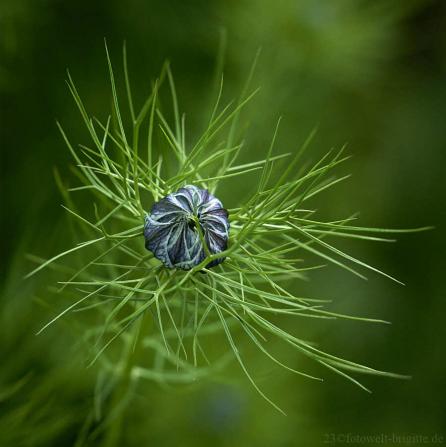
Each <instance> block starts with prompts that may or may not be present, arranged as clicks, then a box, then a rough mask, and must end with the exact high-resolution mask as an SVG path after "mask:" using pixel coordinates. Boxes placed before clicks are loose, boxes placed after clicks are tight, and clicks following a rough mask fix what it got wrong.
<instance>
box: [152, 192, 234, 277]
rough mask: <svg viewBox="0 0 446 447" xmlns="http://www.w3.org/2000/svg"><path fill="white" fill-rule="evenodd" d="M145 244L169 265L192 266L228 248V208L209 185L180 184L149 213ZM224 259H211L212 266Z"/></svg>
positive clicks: (185, 267) (209, 265)
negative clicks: (202, 186)
mask: <svg viewBox="0 0 446 447" xmlns="http://www.w3.org/2000/svg"><path fill="white" fill-rule="evenodd" d="M144 237H145V246H146V248H147V250H150V251H151V252H152V253H153V254H154V255H155V257H156V258H158V259H159V260H160V261H162V262H163V263H164V265H165V266H166V267H168V268H180V269H184V270H189V269H191V268H193V267H195V266H196V265H198V264H200V263H201V262H203V260H204V259H205V258H206V257H207V256H208V255H215V254H217V253H221V252H222V251H224V250H226V248H227V246H228V238H229V220H228V212H227V211H226V210H225V209H224V208H223V205H222V203H221V202H220V200H218V199H217V198H216V197H215V196H213V195H212V194H211V193H210V192H209V191H208V190H207V189H200V188H197V187H196V186H193V185H187V186H184V187H183V188H180V189H179V190H178V191H177V192H175V193H172V194H169V195H167V196H166V197H164V198H163V199H161V200H160V201H158V202H156V203H155V204H154V205H153V206H152V209H151V211H150V214H148V215H146V217H145V225H144ZM223 261H224V258H217V259H214V260H212V261H211V262H209V263H208V264H207V265H206V267H207V268H210V267H213V266H215V265H217V264H220V263H221V262H223Z"/></svg>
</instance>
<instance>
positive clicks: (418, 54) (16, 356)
mask: <svg viewBox="0 0 446 447" xmlns="http://www.w3.org/2000/svg"><path fill="white" fill-rule="evenodd" d="M445 30H446V3H445V2H443V1H430V0H417V1H412V0H399V1H398V0H395V1H387V0H373V1H365V0H364V1H363V0H340V1H336V2H331V1H324V0H316V1H314V0H297V1H296V0H277V1H275V2H271V1H269V0H237V1H235V0H230V1H227V0H218V1H213V2H211V1H204V0H198V1H190V2H185V1H173V0H162V1H161V0H159V1H142V0H140V1H138V0H128V1H125V2H123V1H118V0H96V1H90V0H89V1H87V0H77V1H72V2H67V1H63V0H1V1H0V98H1V103H0V114H1V115H0V136H1V140H0V151H1V174H0V184H1V230H2V231H1V233H0V234H1V235H2V236H1V238H0V241H1V242H0V243H1V258H0V263H1V272H2V273H1V278H0V287H1V289H0V445H1V446H2V447H15V446H28V445H29V446H31V445H32V446H70V445H76V444H75V443H76V442H77V441H78V444H77V445H82V444H81V442H80V440H81V439H82V436H81V431H82V427H83V426H84V425H83V424H84V420H85V415H86V414H87V413H88V411H89V410H90V408H91V406H92V405H93V403H92V397H93V394H94V386H95V381H96V371H95V370H94V368H90V369H87V368H86V363H87V362H86V358H85V352H84V351H83V349H82V347H80V346H79V344H78V343H77V341H78V339H77V332H76V331H75V330H73V323H72V322H71V323H70V321H69V320H70V319H73V318H74V319H75V318H76V317H75V316H69V317H68V318H66V319H64V320H63V321H60V322H59V323H57V324H56V325H54V326H53V327H51V328H50V329H49V330H48V331H46V332H45V333H44V334H43V335H40V336H36V335H35V333H36V332H37V330H38V329H39V328H40V327H41V326H42V325H43V324H44V323H45V322H47V321H48V320H49V319H50V318H51V317H52V316H53V315H54V312H55V309H56V308H57V303H52V301H51V300H47V299H45V298H46V295H47V290H48V285H49V284H51V283H53V282H54V280H55V277H53V276H51V275H52V274H51V273H49V272H44V273H42V274H40V275H38V276H36V277H33V278H32V279H30V280H27V281H24V280H23V279H22V278H23V275H24V274H25V273H26V272H27V271H29V270H30V268H31V266H32V264H30V262H29V261H28V260H27V258H26V254H27V253H34V254H38V255H39V256H42V257H49V256H51V255H53V254H55V253H57V252H58V251H59V250H61V249H62V248H65V247H66V246H67V244H69V242H70V241H67V240H66V238H64V230H65V225H66V220H65V215H64V212H63V210H62V208H61V207H60V206H59V204H60V203H61V201H62V200H61V197H60V194H59V192H58V190H57V187H56V182H55V178H54V172H55V169H57V170H58V172H61V173H62V175H63V174H64V173H67V172H68V168H67V166H68V164H69V163H71V160H70V157H69V154H68V151H67V150H66V149H65V147H64V144H63V142H62V140H61V138H60V135H59V133H58V131H57V129H56V126H55V120H56V119H60V120H61V121H62V123H64V125H66V126H67V127H68V128H69V131H70V134H71V135H72V136H74V137H75V136H76V135H77V132H81V121H80V118H79V116H78V114H77V111H76V109H75V106H74V104H73V102H72V100H71V98H70V96H69V93H68V90H67V88H66V85H65V82H64V81H65V79H66V68H67V67H69V68H70V72H71V73H72V75H73V77H74V79H75V80H76V83H77V85H78V87H79V89H80V90H81V92H82V95H83V98H84V99H85V101H86V103H87V104H88V105H89V106H90V107H91V108H92V109H93V110H95V111H98V113H100V111H103V113H105V110H106V109H108V107H109V105H110V92H109V84H108V80H107V78H106V76H107V73H106V61H105V54H104V46H103V39H104V37H106V38H107V42H108V45H109V48H110V51H111V53H112V57H113V58H115V59H116V60H118V61H119V60H120V57H121V47H122V42H123V41H124V40H126V41H127V47H128V53H129V68H130V73H131V77H132V80H133V84H134V85H135V93H136V96H137V97H138V95H141V97H142V95H144V94H145V93H147V90H148V87H149V86H150V80H151V79H153V78H154V77H156V76H157V74H158V73H159V70H160V68H161V65H162V63H163V62H164V60H166V59H169V60H170V61H171V63H172V69H173V72H174V75H175V79H176V83H177V91H178V94H179V98H180V107H181V109H182V110H183V111H185V112H186V114H187V118H188V121H189V124H190V133H191V134H192V135H193V134H194V132H198V130H199V126H200V124H201V123H202V122H203V119H204V116H205V115H204V113H208V110H209V98H210V97H211V95H212V93H213V86H214V74H215V69H216V68H215V67H216V63H217V55H218V51H219V48H222V47H223V49H224V51H223V54H224V67H225V69H224V71H225V88H226V90H225V91H226V94H227V95H228V96H229V97H230V96H235V95H236V94H237V93H238V92H239V91H240V89H241V88H242V85H243V82H244V80H245V78H246V76H247V72H248V70H249V66H250V64H251V62H252V60H253V58H254V56H255V54H256V51H257V50H258V48H259V47H261V49H262V51H261V55H260V58H259V63H258V68H257V71H256V74H255V78H254V84H255V85H259V86H260V87H261V92H260V94H259V96H258V97H257V98H256V100H255V106H253V107H251V108H250V109H249V111H248V113H249V120H250V122H251V127H250V130H249V140H248V141H249V144H248V149H247V151H248V152H247V153H246V155H245V156H246V157H247V158H250V157H254V156H256V155H258V154H260V153H261V150H263V149H264V148H265V145H266V144H267V141H268V140H269V139H270V137H271V134H272V131H273V128H274V125H275V122H276V120H277V118H278V116H283V117H284V119H283V123H282V127H281V133H280V137H279V141H278V144H279V146H280V148H282V149H283V150H286V151H292V150H294V149H295V148H296V147H298V145H299V143H301V142H302V140H303V139H304V138H305V137H306V136H307V135H308V133H309V132H310V130H311V129H312V128H313V127H314V126H315V125H316V124H318V125H319V131H318V134H317V137H316V139H315V142H314V143H313V147H312V148H311V149H310V151H309V152H308V154H307V159H308V160H313V161H314V160H316V159H317V157H318V156H320V155H321V154H323V153H324V152H325V151H326V150H328V149H329V148H331V147H333V146H335V147H339V146H341V145H342V144H343V143H345V142H348V152H349V153H350V154H352V155H353V158H352V159H351V161H349V162H348V163H347V165H346V166H344V167H343V168H342V169H344V171H345V172H342V169H341V173H348V172H351V173H353V177H352V178H351V179H350V180H348V181H347V182H345V183H343V184H340V185H339V186H338V187H336V189H335V190H333V191H331V192H330V193H328V194H326V195H324V196H320V197H319V199H318V202H317V208H318V209H320V210H321V211H323V212H324V213H325V215H327V216H337V217H339V216H341V217H342V216H345V215H350V214H351V213H353V212H355V211H358V210H359V211H361V220H360V222H361V223H363V224H364V225H367V226H381V227H416V226H423V225H434V226H435V227H436V229H435V230H433V231H430V232H426V233H420V234H414V235H407V236H404V237H401V238H400V240H399V241H398V243H397V244H369V243H367V244H362V243H361V244H358V243H356V244H344V245H343V246H344V247H345V248H347V249H350V250H351V251H352V252H353V253H354V254H355V255H357V256H360V257H361V258H362V259H364V260H366V261H367V262H369V263H371V264H372V265H376V266H378V267H380V268H382V269H383V270H385V271H386V272H389V273H390V274H393V275H395V276H396V277H398V278H399V279H401V280H402V281H403V282H405V283H406V286H405V287H402V286H398V285H396V284H393V283H392V282H390V281H388V280H386V279H383V278H380V277H376V276H374V275H370V279H369V281H367V282H364V281H362V280H360V279H357V278H355V277H352V276H350V275H348V274H347V273H345V272H344V271H340V270H338V269H336V268H334V267H333V268H331V267H330V268H327V269H324V270H322V271H318V272H317V273H316V272H315V273H313V274H312V275H311V276H310V279H311V281H310V282H308V283H299V284H296V286H295V287H296V290H299V291H300V292H301V293H302V294H307V295H311V296H319V297H327V298H332V299H333V300H334V303H333V309H336V310H339V311H344V312H348V313H354V314H360V315H367V316H371V317H377V318H383V319H386V320H390V321H392V323H393V324H392V325H390V326H378V325H370V324H364V323H355V322H348V321H347V322H346V321H335V322H326V323H324V324H322V325H317V326H316V325H315V326H314V327H313V326H312V325H308V324H307V328H306V333H307V334H308V338H313V339H315V340H317V341H318V342H319V343H321V345H322V346H324V347H325V348H327V349H329V350H331V351H332V352H335V353H337V354H339V355H342V356H345V357H346V358H348V359H352V360H357V361H359V362H363V363H366V364H369V365H371V366H375V367H378V368H381V369H385V370H392V371H396V372H401V373H405V374H410V375H411V376H413V378H412V380H409V381H397V380H388V379H382V378H373V377H369V378H366V380H365V383H366V385H367V386H369V387H370V388H372V390H373V393H372V394H371V395H369V394H367V393H365V392H363V391H361V390H359V389H357V388H355V387H353V386H352V385H351V384H350V383H349V382H346V381H344V380H342V379H341V378H339V377H337V376H334V375H332V374H330V373H329V372H328V371H319V373H321V374H323V376H324V378H325V381H324V382H323V383H317V382H311V381H306V380H305V379H302V378H299V377H296V376H293V375H291V373H288V372H286V371H283V370H281V369H278V368H275V367H273V366H272V365H271V364H270V363H269V361H267V359H264V358H262V357H261V356H260V354H258V353H256V352H255V351H254V350H252V349H250V348H248V347H247V346H246V347H245V349H246V351H245V355H247V356H248V359H249V364H250V369H251V371H253V373H254V376H255V377H256V379H257V380H258V382H259V384H260V385H261V386H262V388H263V389H264V390H265V392H267V393H268V394H269V395H270V396H271V397H272V398H273V400H274V401H275V402H277V403H278V404H279V405H280V406H281V407H282V408H284V410H285V411H286V412H287V414H288V416H286V417H284V416H282V415H280V414H279V413H278V412H276V411H275V410H274V409H273V408H272V407H270V406H269V405H268V404H267V403H266V402H264V401H263V400H262V399H261V398H260V397H259V396H258V395H257V394H256V393H255V391H254V390H253V389H252V387H251V386H250V385H249V383H248V382H247V380H246V379H245V378H244V377H243V374H242V373H241V372H240V371H239V368H238V367H237V365H236V364H235V363H232V364H230V365H229V366H228V367H227V368H226V369H225V370H224V371H223V372H222V373H220V374H219V375H218V376H215V377H210V378H208V379H206V380H204V381H202V382H200V383H197V384H194V385H187V386H182V387H181V386H180V387H177V386H175V387H161V386H159V385H157V384H155V383H150V382H147V383H145V384H144V385H141V386H140V387H139V388H138V390H137V396H136V397H135V398H134V399H133V401H132V403H131V405H130V406H129V407H128V408H127V409H126V411H125V413H124V417H123V418H122V419H120V426H119V427H118V428H117V427H114V426H113V424H115V422H113V421H111V422H110V427H109V429H110V430H120V431H121V435H120V436H121V437H120V438H119V445H120V446H142V445H144V446H146V445H155V446H161V445H162V446H189V445H191V446H192V445H193V446H201V445H203V446H208V445H214V446H231V447H232V446H249V445H256V446H271V445H274V446H297V445H308V446H312V445H323V444H324V443H326V442H328V441H332V440H337V441H338V445H342V444H346V443H350V444H351V445H359V444H362V445H375V444H377V443H376V442H373V441H367V440H363V441H358V440H356V442H355V441H354V440H352V439H354V438H352V436H356V435H384V436H394V437H395V436H396V437H398V436H399V437H400V438H394V440H395V439H396V441H395V442H394V444H395V443H399V444H400V445H406V444H408V443H410V442H409V441H410V439H412V441H413V442H412V444H411V445H419V443H418V441H416V440H415V438H409V440H408V439H407V438H406V439H405V440H404V439H402V438H401V437H403V436H415V435H417V436H420V435H422V436H427V437H428V438H427V439H428V443H431V441H432V442H433V440H435V439H436V440H437V443H438V442H440V441H441V439H442V440H443V443H446V404H445V397H446V391H445V390H446V359H445V352H446V351H445V347H444V345H445V340H446V330H445V327H446V325H445V316H446V294H445V286H444V280H445V273H444V271H445V267H446V263H445V260H444V258H445V256H446V244H445V237H444V231H445V223H446V213H445V205H446V200H445V199H446V194H445V193H446V188H445V177H446V175H445V169H446V131H445V117H446V32H445ZM234 193H235V194H236V193H237V191H234ZM52 299H54V296H53V298H52ZM53 304H54V307H53ZM242 349H243V347H242ZM289 363H290V365H291V366H295V367H300V366H302V365H304V369H305V368H307V369H308V368H310V369H311V368H312V367H311V366H310V364H308V365H307V363H308V362H307V361H305V360H303V359H301V358H296V359H294V358H290V359H289ZM313 368H314V366H313ZM316 371H318V370H317V368H315V369H314V372H316ZM348 434H350V436H351V437H350V438H348V436H349V435H348ZM87 435H88V433H87ZM435 436H436V438H432V437H435ZM349 439H350V441H349ZM89 442H90V444H89V445H105V444H106V442H107V437H106V436H98V437H97V438H95V439H93V440H90V441H89ZM386 444H387V445H393V444H392V443H391V441H386V442H383V443H381V445H386ZM87 445H88V443H87Z"/></svg>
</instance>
